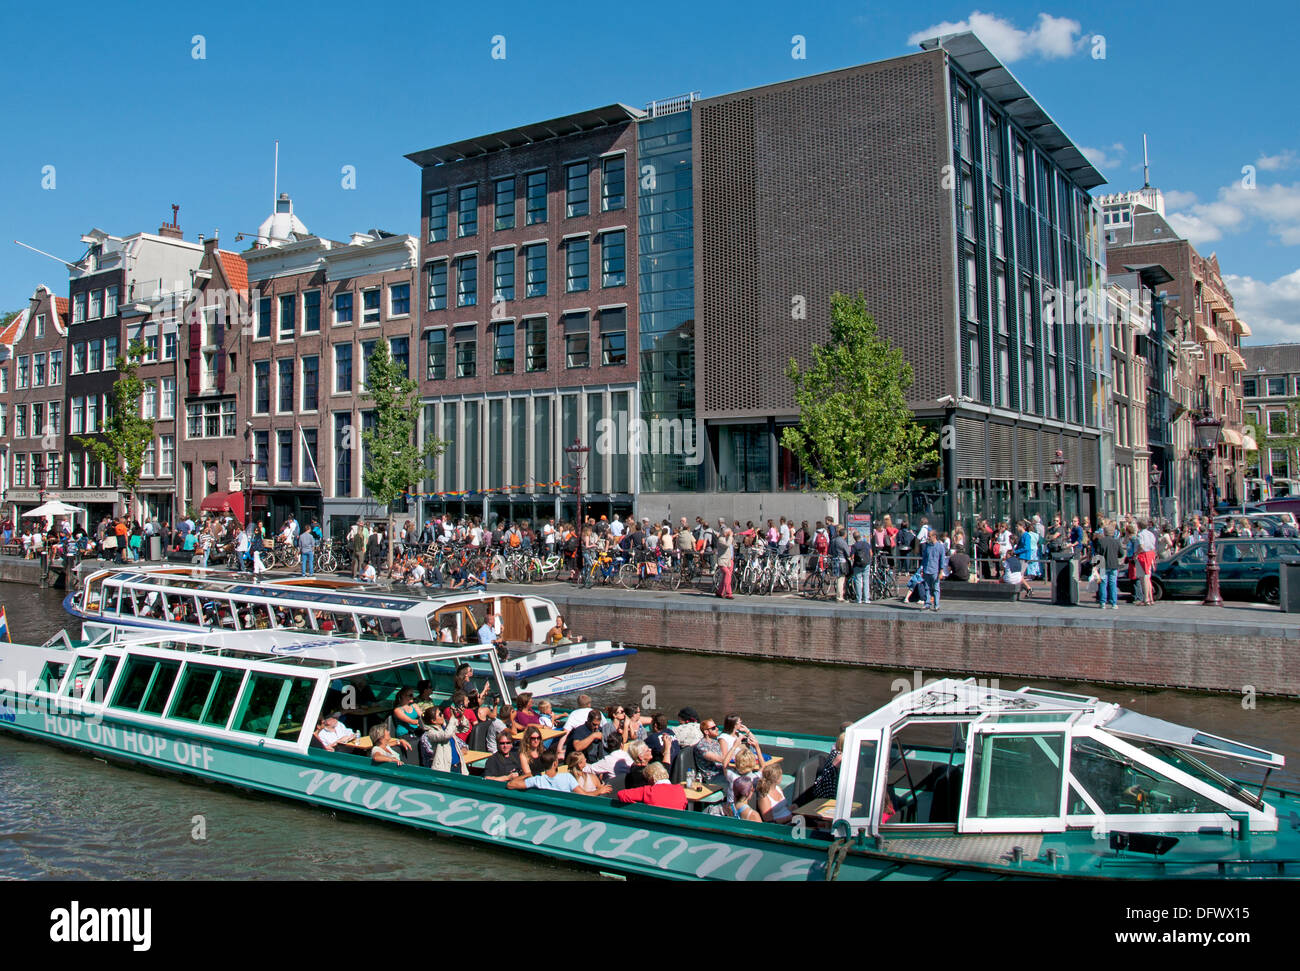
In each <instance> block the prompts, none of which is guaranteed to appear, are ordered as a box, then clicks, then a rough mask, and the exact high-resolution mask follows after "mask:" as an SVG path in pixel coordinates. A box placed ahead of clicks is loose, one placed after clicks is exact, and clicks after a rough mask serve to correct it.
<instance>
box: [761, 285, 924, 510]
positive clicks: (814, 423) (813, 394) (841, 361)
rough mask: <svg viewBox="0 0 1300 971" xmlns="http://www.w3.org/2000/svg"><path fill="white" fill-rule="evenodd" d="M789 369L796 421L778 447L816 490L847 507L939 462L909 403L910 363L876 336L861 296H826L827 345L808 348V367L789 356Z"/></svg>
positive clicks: (873, 323) (900, 353) (783, 436)
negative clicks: (791, 455)
mask: <svg viewBox="0 0 1300 971" xmlns="http://www.w3.org/2000/svg"><path fill="white" fill-rule="evenodd" d="M786 373H787V374H788V375H789V378H790V380H791V381H792V382H793V383H794V388H795V391H794V399H795V403H796V404H798V406H799V424H798V425H797V426H794V427H791V428H787V429H785V431H784V432H783V433H782V435H781V444H782V445H784V446H785V447H786V448H788V449H789V450H790V451H791V452H793V453H794V455H795V456H796V457H797V458H798V459H799V462H800V464H801V465H802V466H803V468H804V470H805V471H806V472H807V474H808V477H809V480H810V482H811V484H812V486H813V488H814V489H816V490H817V491H818V492H827V493H832V494H834V495H836V496H838V497H839V498H840V499H842V500H844V501H845V502H846V503H848V504H849V506H850V507H852V506H854V505H856V504H857V502H858V500H860V499H861V498H862V496H864V495H865V494H867V493H869V492H877V491H879V490H881V489H883V488H885V487H886V486H889V485H891V484H893V483H895V482H903V481H906V480H907V479H908V478H909V477H910V476H911V474H912V473H913V472H914V471H915V470H916V469H918V468H920V467H921V466H923V465H926V464H928V463H931V462H934V461H936V460H937V459H938V453H937V452H936V451H935V449H934V447H933V446H934V444H935V442H936V440H937V438H938V436H937V435H936V434H935V433H934V432H931V431H928V430H927V429H926V428H924V427H923V426H921V425H919V424H917V423H916V421H915V420H914V419H913V417H912V412H911V410H910V409H909V408H908V407H907V389H908V388H910V387H911V386H912V366H911V365H910V364H908V363H907V362H906V361H904V360H903V354H902V351H900V350H898V349H897V348H895V347H893V346H892V345H891V344H890V343H889V341H888V340H886V339H885V338H883V337H881V336H880V335H879V333H878V331H877V329H876V322H875V320H874V318H872V316H871V314H870V313H868V312H867V301H866V299H865V298H864V297H863V296H862V295H861V294H859V295H858V296H857V297H849V296H846V295H845V294H842V293H837V294H835V295H833V296H832V297H831V336H830V342H829V343H827V344H814V345H813V348H812V363H811V364H810V365H809V367H808V368H807V369H802V368H800V367H799V363H798V362H797V361H795V360H794V359H793V358H792V359H791V361H790V366H789V368H788V369H787V371H786Z"/></svg>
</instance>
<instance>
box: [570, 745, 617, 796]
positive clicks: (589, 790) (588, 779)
mask: <svg viewBox="0 0 1300 971" xmlns="http://www.w3.org/2000/svg"><path fill="white" fill-rule="evenodd" d="M564 765H565V768H567V769H568V770H569V775H571V776H573V777H574V778H575V779H577V780H578V786H577V788H576V789H574V790H573V791H574V792H576V793H578V794H579V795H582V796H594V795H597V791H598V790H599V789H600V787H601V786H602V785H604V783H603V782H601V780H600V777H599V776H598V775H596V774H595V773H594V772H592V771H591V768H590V766H588V765H587V757H586V756H585V755H583V754H582V753H581V752H570V753H569V754H568V755H566V756H565V757H564ZM612 788H613V787H612V786H605V791H606V792H609V791H611V790H612Z"/></svg>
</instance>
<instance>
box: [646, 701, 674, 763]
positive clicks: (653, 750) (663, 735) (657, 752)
mask: <svg viewBox="0 0 1300 971" xmlns="http://www.w3.org/2000/svg"><path fill="white" fill-rule="evenodd" d="M664 739H667V740H668V743H669V749H668V752H669V755H668V762H669V764H670V765H671V764H672V763H673V762H676V761H677V756H679V755H681V753H682V746H681V743H680V742H678V741H677V736H676V735H674V734H673V733H672V732H670V731H669V730H668V716H667V715H665V714H663V713H662V712H660V713H659V714H657V715H655V716H654V721H653V722H651V723H650V731H649V732H648V733H647V734H646V738H645V743H646V745H648V746H650V754H651V755H652V756H653V757H654V759H655V761H656V762H658V761H662V760H663V757H664Z"/></svg>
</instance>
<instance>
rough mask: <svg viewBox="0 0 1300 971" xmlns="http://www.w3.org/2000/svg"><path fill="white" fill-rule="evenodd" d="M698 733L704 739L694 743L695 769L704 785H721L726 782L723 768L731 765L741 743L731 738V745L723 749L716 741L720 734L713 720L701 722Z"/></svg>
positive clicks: (737, 739) (708, 719) (707, 719)
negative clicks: (701, 734) (700, 733)
mask: <svg viewBox="0 0 1300 971" xmlns="http://www.w3.org/2000/svg"><path fill="white" fill-rule="evenodd" d="M700 731H701V732H702V733H703V735H704V737H703V738H701V739H700V740H699V741H698V742H696V743H695V767H696V768H697V769H698V770H699V772H700V777H701V779H702V781H703V782H704V784H705V785H721V784H722V783H724V782H725V781H726V776H725V775H724V769H725V767H726V766H728V765H730V764H731V760H732V759H734V758H735V757H736V753H737V752H739V751H740V748H741V746H742V744H743V743H742V742H741V740H740V739H739V738H733V739H732V743H731V745H730V746H728V747H727V748H723V747H722V743H721V742H720V741H719V739H718V736H719V735H720V734H721V732H719V731H718V723H717V721H716V720H715V719H713V718H706V719H705V720H704V721H702V722H701V723H700Z"/></svg>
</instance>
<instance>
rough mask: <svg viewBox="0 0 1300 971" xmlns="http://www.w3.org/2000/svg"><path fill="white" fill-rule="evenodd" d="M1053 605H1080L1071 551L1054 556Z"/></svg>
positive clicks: (1077, 565) (1077, 571)
mask: <svg viewBox="0 0 1300 971" xmlns="http://www.w3.org/2000/svg"><path fill="white" fill-rule="evenodd" d="M1298 579H1300V578H1298ZM1052 603H1054V604H1059V605H1060V606H1063V607H1076V606H1078V604H1079V564H1078V560H1076V559H1075V558H1074V553H1073V551H1071V550H1065V551H1062V552H1060V553H1053V554H1052Z"/></svg>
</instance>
